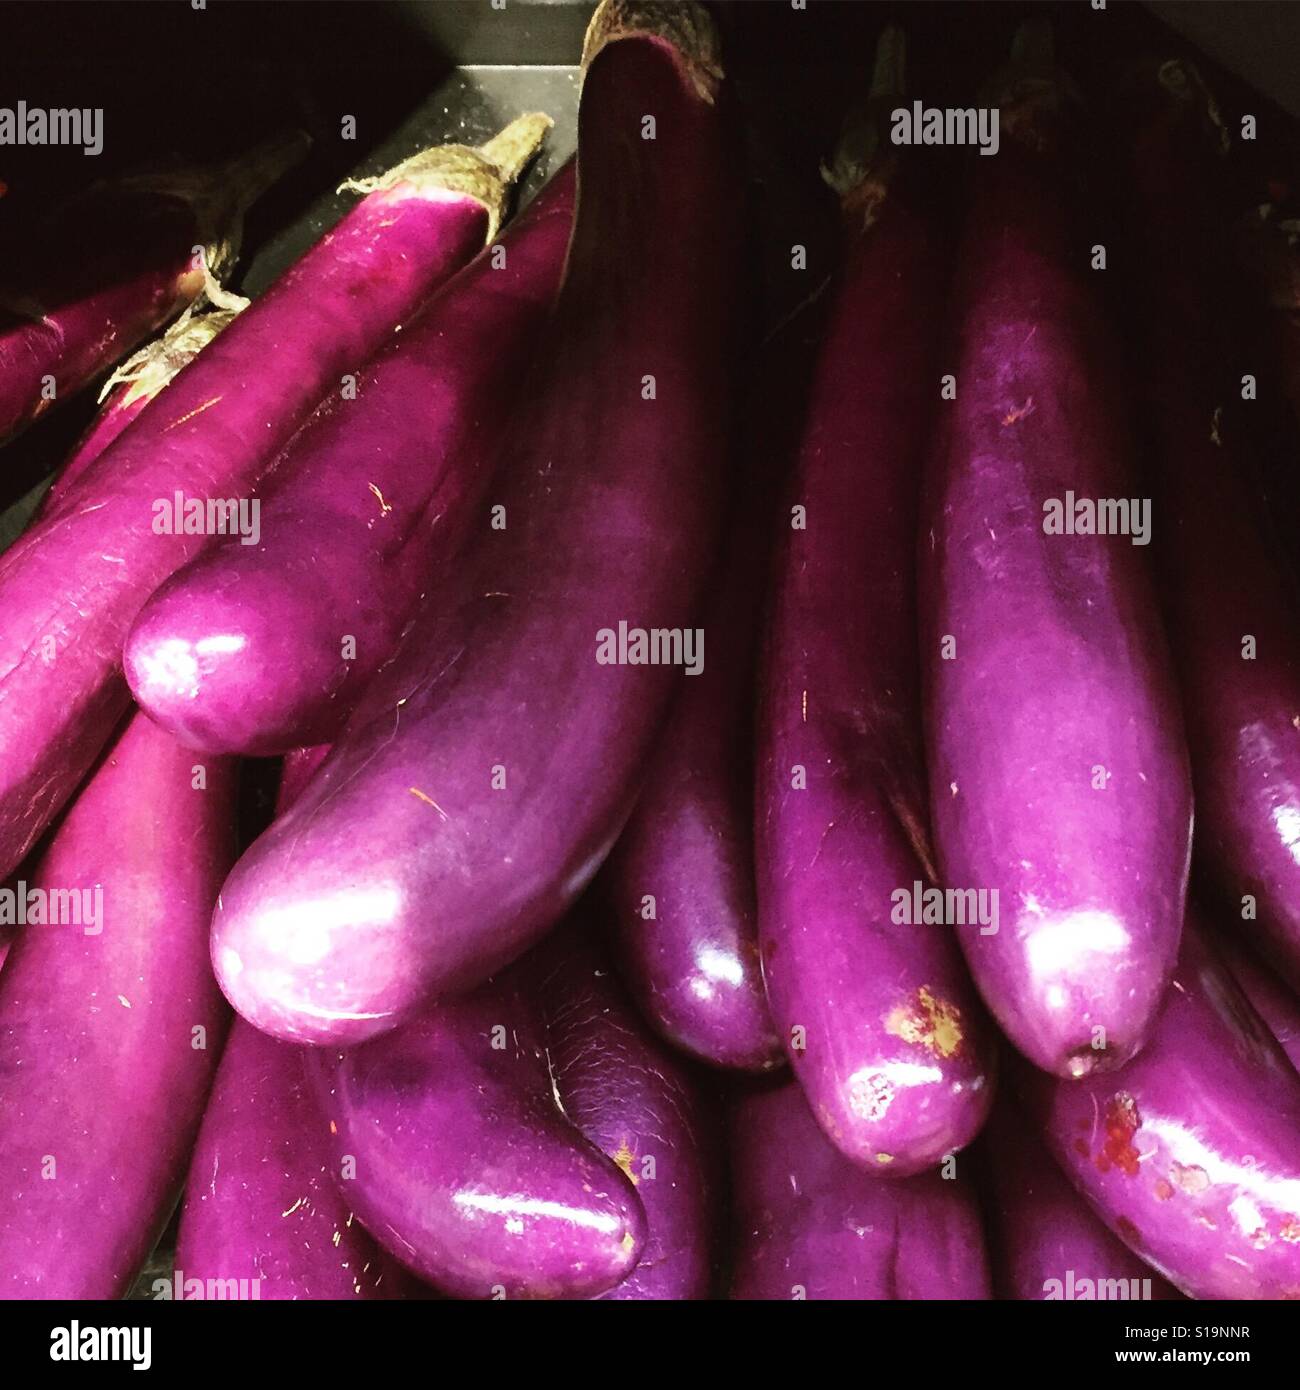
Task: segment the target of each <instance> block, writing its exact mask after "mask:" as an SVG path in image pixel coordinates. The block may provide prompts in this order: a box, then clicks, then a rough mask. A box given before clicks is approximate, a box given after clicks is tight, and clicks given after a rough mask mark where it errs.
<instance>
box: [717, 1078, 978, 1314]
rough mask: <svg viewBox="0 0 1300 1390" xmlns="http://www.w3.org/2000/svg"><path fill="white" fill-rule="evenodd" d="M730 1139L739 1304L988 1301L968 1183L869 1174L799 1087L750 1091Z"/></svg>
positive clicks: (734, 1287)
mask: <svg viewBox="0 0 1300 1390" xmlns="http://www.w3.org/2000/svg"><path fill="white" fill-rule="evenodd" d="M730 1142H731V1165H732V1179H733V1185H734V1198H733V1201H734V1207H735V1212H734V1219H735V1246H734V1250H733V1261H734V1264H733V1275H732V1284H731V1297H732V1298H733V1299H742V1300H751V1301H752V1300H768V1301H772V1300H776V1299H797V1300H802V1299H816V1298H825V1299H852V1300H868V1299H936V1300H943V1299H987V1298H989V1297H991V1293H990V1289H989V1274H988V1268H987V1262H986V1257H985V1253H984V1233H983V1230H982V1229H981V1226H980V1217H979V1211H978V1207H977V1204H976V1202H975V1198H974V1194H973V1192H972V1190H971V1188H970V1185H969V1183H968V1182H967V1180H966V1178H965V1177H964V1176H952V1177H942V1176H940V1174H939V1173H938V1172H933V1173H927V1174H924V1175H921V1176H917V1177H912V1178H903V1179H899V1180H897V1181H892V1182H887V1181H885V1180H883V1179H881V1178H877V1177H874V1176H873V1175H872V1174H870V1173H867V1172H864V1171H863V1170H862V1169H861V1168H858V1167H857V1166H855V1165H854V1164H852V1163H850V1162H849V1161H848V1159H846V1158H845V1157H844V1156H843V1155H842V1154H841V1153H840V1152H839V1151H838V1150H837V1149H836V1148H835V1147H834V1146H833V1145H832V1144H831V1143H830V1142H829V1141H828V1140H827V1138H826V1136H825V1135H824V1134H823V1133H822V1131H821V1129H820V1128H819V1126H818V1125H817V1122H816V1121H815V1120H814V1119H813V1116H812V1112H811V1111H810V1110H809V1109H808V1105H807V1102H806V1100H805V1099H804V1095H803V1092H802V1090H801V1089H800V1087H799V1086H798V1084H797V1083H796V1082H793V1081H791V1082H787V1083H785V1084H782V1085H768V1086H766V1087H764V1088H763V1089H754V1090H752V1091H750V1092H749V1093H748V1094H745V1095H742V1096H741V1097H740V1098H739V1100H738V1101H737V1103H736V1105H735V1108H734V1111H733V1114H732V1124H731V1141H730ZM950 1161H951V1162H962V1163H964V1162H965V1160H964V1159H962V1160H950Z"/></svg>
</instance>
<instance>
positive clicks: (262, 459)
mask: <svg viewBox="0 0 1300 1390" xmlns="http://www.w3.org/2000/svg"><path fill="white" fill-rule="evenodd" d="M486 227H487V213H486V212H485V210H484V209H483V207H482V206H480V205H479V204H477V203H474V202H471V201H470V200H469V199H467V198H456V199H451V200H448V199H446V198H440V199H437V200H435V199H431V198H429V197H427V196H420V194H419V193H418V190H415V189H413V188H412V186H411V185H410V184H406V183H401V184H397V185H395V186H394V187H392V188H390V189H386V190H384V191H381V192H376V193H372V194H370V195H369V196H368V197H367V198H365V199H364V200H363V201H362V202H361V203H360V204H358V206H357V207H355V208H354V209H353V210H352V211H351V212H350V213H349V214H348V215H347V216H346V217H345V218H344V219H343V221H342V222H340V223H339V225H338V226H337V227H336V228H335V229H334V230H333V231H331V232H330V233H329V234H328V235H327V236H325V237H324V238H323V239H322V240H321V241H320V242H319V243H318V244H317V245H316V246H314V247H313V248H312V249H311V250H310V251H308V252H307V254H306V255H305V256H303V257H302V259H301V260H299V261H298V262H297V264H295V265H294V266H293V267H292V268H291V269H290V270H289V271H288V272H287V273H286V274H285V275H284V276H282V277H281V279H280V280H278V281H277V282H276V284H275V285H273V286H272V287H271V288H270V289H269V290H268V291H267V293H266V294H265V295H263V296H262V298H260V299H259V300H258V301H257V302H256V303H255V304H253V305H251V306H250V307H249V308H248V309H246V310H245V311H244V312H243V313H241V314H240V315H239V317H238V318H237V319H236V320H235V321H234V322H233V323H232V324H231V325H230V327H229V328H227V329H226V330H225V332H223V333H222V334H221V335H220V337H219V338H217V339H216V340H215V341H214V342H212V343H211V344H210V345H209V346H208V347H207V348H205V349H204V351H203V352H202V353H201V354H200V355H199V357H198V358H197V359H196V360H195V361H194V362H192V363H191V364H190V366H189V367H187V368H186V369H185V370H184V371H182V372H181V373H180V375H179V376H177V377H176V379H175V380H174V381H173V382H172V383H171V385H170V386H169V387H168V388H167V390H166V391H164V392H163V393H162V395H161V396H159V397H158V398H157V399H156V400H155V401H154V402H153V403H152V404H151V405H150V407H149V409H148V410H147V411H146V412H145V413H144V414H142V416H141V417H140V418H139V419H138V420H136V421H135V423H134V424H133V426H132V427H131V428H130V429H129V430H127V431H126V432H125V433H124V434H123V435H122V436H121V437H120V438H119V439H118V440H117V441H116V443H115V444H113V445H112V446H111V447H110V448H108V449H106V450H105V451H104V452H103V453H102V454H100V455H99V456H98V458H97V459H96V460H95V462H94V463H93V464H92V465H91V466H90V468H89V469H87V470H86V472H85V473H84V474H83V475H82V476H81V478H80V479H79V480H78V482H77V484H76V486H75V487H74V488H72V489H69V491H68V492H67V493H66V494H65V497H64V500H63V502H62V503H61V504H60V506H59V508H58V509H57V511H56V512H55V513H54V514H53V515H51V516H50V517H48V518H47V519H46V520H45V521H44V522H43V523H39V524H37V525H36V526H35V527H33V528H32V529H30V530H29V531H28V532H27V533H26V534H24V535H23V536H22V537H20V539H19V540H18V541H17V542H16V543H15V544H14V545H13V546H12V547H10V549H9V550H7V551H6V552H5V553H4V555H3V556H2V557H0V609H3V611H4V613H5V615H6V616H5V622H4V626H3V630H0V672H3V675H0V874H3V873H7V872H9V871H10V870H12V869H13V867H14V866H15V865H16V864H17V863H18V862H19V861H20V860H21V859H22V857H23V855H24V854H25V853H26V852H27V850H28V849H29V848H30V847H31V846H32V844H33V843H34V842H35V840H36V838H37V837H38V836H39V835H40V833H41V831H42V830H43V829H44V828H45V827H46V826H47V825H48V824H49V822H50V820H51V819H52V818H53V816H54V815H55V813H56V812H57V811H58V809H59V807H60V806H61V805H62V804H63V802H64V801H65V800H66V799H67V798H68V796H69V795H71V793H72V791H73V789H74V788H75V786H76V785H77V782H78V781H79V780H80V778H81V777H82V775H83V774H84V773H85V771H86V769H87V768H88V767H89V766H90V764H91V762H92V761H93V760H94V757H95V755H96V754H97V753H98V752H99V750H100V748H101V747H102V746H103V744H104V742H105V740H106V739H107V738H108V736H109V734H110V733H111V731H112V729H113V727H114V725H115V724H116V722H117V720H118V718H119V717H120V716H121V715H122V714H123V713H124V712H125V710H126V708H127V704H128V696H127V691H126V686H125V684H124V683H123V681H122V679H121V676H120V669H119V663H120V659H121V649H122V642H123V640H124V639H125V637H126V634H127V632H128V631H129V629H130V625H131V622H132V620H133V619H134V617H135V615H136V613H137V611H138V610H139V608H140V605H141V604H142V603H143V602H144V600H145V599H146V598H147V597H148V596H149V595H150V594H151V593H152V592H153V591H154V590H155V589H156V588H157V587H158V585H159V584H160V583H161V582H162V581H163V580H164V579H166V578H167V577H168V576H169V575H170V574H172V573H174V572H175V571H176V570H177V569H179V568H180V567H181V566H182V565H183V564H185V563H186V562H187V561H189V560H191V559H193V558H194V556H195V555H197V554H198V553H199V552H200V551H201V550H203V549H204V548H206V547H207V546H208V545H210V544H211V543H212V541H213V539H214V537H211V536H200V535H167V534H155V533H154V530H153V525H154V520H155V516H156V512H155V507H154V504H155V502H156V501H158V499H164V500H169V499H171V498H173V497H174V495H175V493H176V492H177V491H179V492H181V493H183V494H184V495H185V497H187V498H191V497H197V498H211V497H216V498H226V497H236V498H238V497H247V496H248V494H249V493H250V491H251V490H252V488H253V487H254V485H255V484H256V482H257V480H258V478H259V476H260V475H261V474H262V472H263V471H264V470H265V469H266V467H267V466H269V464H270V462H271V460H272V459H273V458H274V456H275V454H276V452H277V450H278V449H279V448H280V447H281V446H282V445H283V444H284V443H285V442H286V440H287V439H288V438H289V436H290V435H291V434H292V432H293V431H294V429H295V428H296V427H297V425H298V424H299V423H300V422H301V420H302V419H303V417H304V416H306V415H307V413H308V412H309V411H310V410H311V409H312V407H313V406H315V405H316V403H317V402H318V401H319V400H320V399H321V397H322V396H323V395H324V394H325V393H326V392H327V391H331V390H336V389H337V388H338V382H339V378H340V375H341V374H342V373H343V372H345V371H347V370H348V369H349V368H350V367H354V366H356V365H357V364H358V363H359V362H361V361H362V360H364V359H365V358H366V357H367V356H369V355H370V353H371V352H373V351H374V350H375V349H376V348H377V347H379V346H380V344H381V343H382V342H383V341H384V340H385V339H386V338H387V337H388V335H389V334H390V333H391V332H392V330H393V326H394V324H396V323H399V322H400V321H401V320H402V318H403V317H405V316H406V315H407V314H408V313H410V312H411V311H413V310H414V309H415V308H416V307H417V306H418V305H419V304H420V303H421V301H422V300H423V299H424V298H425V297H426V296H427V295H428V293H429V292H430V291H431V289H432V288H433V287H434V286H435V285H436V284H437V283H438V282H439V281H440V280H442V279H443V278H445V277H446V276H447V275H448V274H449V273H450V272H451V271H452V270H453V269H454V268H455V267H456V266H457V265H459V264H460V263H462V262H463V261H465V260H466V259H468V257H469V256H470V255H471V254H472V253H473V251H474V250H475V249H476V248H477V246H478V245H480V244H481V242H482V238H483V236H484V234H485V232H486ZM47 641H48V642H49V643H50V644H51V645H50V646H49V647H47V645H46V644H47Z"/></svg>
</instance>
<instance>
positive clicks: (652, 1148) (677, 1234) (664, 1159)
mask: <svg viewBox="0 0 1300 1390" xmlns="http://www.w3.org/2000/svg"><path fill="white" fill-rule="evenodd" d="M594 925H595V923H594V921H593V922H584V923H581V924H575V925H573V926H569V927H564V928H561V929H560V930H559V931H558V932H556V933H555V934H554V935H553V936H552V937H551V938H550V939H548V940H547V941H546V942H544V943H543V944H542V945H541V946H539V947H538V948H537V952H536V953H535V959H534V958H530V959H529V961H528V969H529V978H530V982H531V986H532V987H531V993H532V995H533V997H534V998H536V999H539V1000H541V1001H542V1006H543V1013H544V1018H545V1024H546V1047H547V1056H548V1058H549V1062H550V1068H551V1074H552V1075H553V1077H554V1079H555V1089H556V1093H557V1095H558V1096H559V1100H560V1104H561V1105H562V1106H563V1107H564V1113H565V1114H566V1115H567V1116H568V1117H569V1119H570V1120H571V1121H572V1122H573V1124H574V1125H576V1126H577V1127H578V1129H579V1130H581V1131H582V1133H583V1135H584V1136H585V1137H586V1138H587V1140H588V1141H589V1142H590V1143H592V1144H594V1145H595V1146H596V1147H597V1148H598V1149H600V1150H601V1152H602V1153H604V1154H606V1155H607V1156H608V1157H609V1158H611V1159H612V1160H613V1161H614V1162H615V1163H617V1164H618V1166H619V1167H620V1168H621V1169H622V1170H623V1172H624V1173H625V1174H626V1175H627V1177H628V1180H629V1181H630V1182H631V1183H632V1185H633V1186H634V1187H635V1188H636V1191H637V1196H638V1197H639V1198H640V1199H641V1205H642V1206H643V1208H644V1209H645V1215H646V1239H645V1245H644V1247H643V1248H642V1252H641V1259H640V1262H639V1263H638V1265H637V1267H636V1269H635V1270H633V1271H632V1273H631V1274H630V1275H629V1276H628V1277H627V1278H626V1279H625V1280H623V1282H622V1283H621V1284H619V1285H618V1286H617V1287H616V1288H614V1289H611V1290H610V1291H609V1292H608V1293H606V1294H602V1295H600V1297H602V1298H607V1299H673V1300H679V1299H702V1298H707V1297H708V1296H709V1288H710V1282H711V1277H712V1266H713V1262H714V1256H715V1242H716V1235H717V1232H716V1229H715V1228H716V1224H717V1223H716V1212H717V1207H718V1202H719V1195H720V1194H719V1182H718V1180H719V1177H720V1174H718V1173H717V1172H715V1167H716V1162H717V1151H718V1140H719V1137H720V1136H719V1135H718V1133H717V1125H716V1123H715V1121H714V1119H713V1116H712V1115H711V1114H710V1108H709V1106H708V1104H707V1102H706V1098H705V1096H704V1095H703V1093H702V1091H701V1089H700V1087H701V1083H700V1081H699V1079H698V1078H697V1077H696V1076H695V1075H693V1074H692V1072H691V1071H690V1070H689V1069H688V1064H687V1063H685V1062H684V1061H682V1060H681V1059H680V1058H678V1057H676V1056H674V1055H673V1054H672V1053H671V1052H670V1051H669V1050H668V1048H667V1047H665V1045H664V1044H663V1043H661V1042H659V1041H658V1040H657V1039H655V1038H654V1037H653V1036H652V1035H651V1034H650V1033H649V1031H648V1029H647V1028H646V1027H645V1025H644V1024H643V1023H642V1022H641V1020H640V1019H639V1018H638V1017H637V1015H636V1013H635V1012H634V1011H633V1009H632V1008H631V1006H630V1004H629V1003H628V1001H627V999H626V998H625V997H624V995H623V992H622V990H621V989H620V988H619V986H618V984H617V982H616V980H615V977H614V975H613V971H612V968H611V965H610V962H609V961H608V960H607V959H606V957H605V953H604V951H603V950H602V949H601V948H600V946H599V943H598V942H597V940H596V939H595V938H594V936H593V934H592V931H591V928H592V927H593V926H594ZM522 968H523V967H522V966H521V969H522Z"/></svg>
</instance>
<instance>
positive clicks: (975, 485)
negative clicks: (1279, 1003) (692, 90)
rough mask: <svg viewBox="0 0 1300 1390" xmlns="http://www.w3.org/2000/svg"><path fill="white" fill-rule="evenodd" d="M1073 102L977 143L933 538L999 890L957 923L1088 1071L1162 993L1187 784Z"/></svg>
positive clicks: (980, 883)
mask: <svg viewBox="0 0 1300 1390" xmlns="http://www.w3.org/2000/svg"><path fill="white" fill-rule="evenodd" d="M998 99H999V100H1003V98H998ZM1066 100H1067V99H1066V98H1065V96H1064V95H1063V87H1062V82H1061V81H1054V80H1052V79H1050V78H1043V79H1040V80H1039V81H1037V82H1035V83H1034V84H1033V85H1031V86H1029V87H1028V88H1027V89H1026V90H1025V91H1024V92H1022V93H1021V94H1020V95H1019V96H1018V97H1017V96H1016V94H1015V93H1014V92H1012V93H1010V95H1009V96H1007V97H1006V98H1005V104H1004V105H1003V106H1002V108H1001V109H1002V112H1003V115H1002V128H1003V131H1004V136H1005V138H1004V140H1003V144H1002V148H1001V149H1000V151H999V153H998V156H997V158H996V159H976V160H975V161H974V163H975V165H977V166H978V167H977V169H976V171H975V186H974V189H973V195H972V203H971V207H970V210H969V213H968V218H967V223H966V228H965V233H964V239H963V244H962V249H961V252H960V255H959V261H958V285H957V290H956V295H955V298H956V304H957V313H958V315H959V334H958V342H957V345H956V349H955V353H956V355H955V358H954V362H953V366H954V374H953V380H954V382H955V399H953V400H951V401H950V402H945V401H944V400H942V399H936V401H935V410H936V411H938V412H940V413H941V416H942V419H943V422H944V423H943V425H942V427H941V431H940V434H941V438H940V441H939V446H938V447H937V449H936V450H935V455H934V458H933V460H932V468H931V474H930V477H929V479H928V483H927V494H928V495H927V500H926V509H925V515H924V516H923V520H922V530H921V545H920V549H921V562H922V574H923V583H922V596H923V597H922V661H923V669H924V673H925V677H926V687H927V689H926V701H927V761H928V765H929V774H930V804H931V813H932V817H933V829H934V835H935V841H936V850H937V853H938V857H939V867H940V870H941V878H942V882H943V883H944V885H945V887H946V888H948V889H950V890H952V891H954V892H955V893H958V894H965V895H966V897H967V899H968V900H969V899H976V900H978V899H979V898H980V897H981V896H982V895H985V894H987V901H988V902H989V903H990V904H996V905H997V909H998V920H997V921H996V922H991V921H990V922H988V923H987V924H986V925H980V924H977V923H969V922H968V923H967V924H966V925H964V926H961V927H959V936H960V939H961V942H962V946H963V949H964V950H965V952H966V958H967V961H968V962H969V964H970V967H971V970H972V973H973V974H974V977H975V982H976V984H977V986H978V987H979V990H980V992H981V994H982V995H983V996H984V999H985V1001H986V1002H987V1003H988V1005H989V1007H990V1008H991V1009H992V1011H993V1013H994V1014H995V1015H996V1017H997V1019H998V1022H999V1023H1000V1024H1001V1025H1002V1028H1003V1030H1004V1031H1005V1032H1006V1034H1007V1036H1008V1037H1010V1038H1011V1040H1012V1041H1013V1042H1014V1043H1015V1044H1016V1046H1017V1047H1018V1048H1019V1049H1020V1050H1021V1051H1022V1052H1023V1053H1024V1054H1025V1055H1026V1056H1027V1057H1029V1058H1030V1059H1031V1060H1032V1061H1033V1062H1035V1063H1036V1064H1037V1065H1038V1066H1040V1067H1042V1068H1044V1069H1045V1070H1047V1071H1050V1072H1054V1073H1056V1074H1058V1075H1062V1076H1076V1077H1077V1076H1082V1075H1086V1074H1087V1073H1088V1072H1090V1071H1092V1070H1095V1069H1113V1068H1115V1067H1118V1066H1122V1065H1123V1064H1124V1062H1126V1061H1127V1060H1128V1059H1129V1058H1130V1057H1132V1056H1133V1055H1134V1054H1135V1053H1136V1052H1137V1051H1138V1050H1139V1049H1140V1048H1141V1046H1142V1044H1143V1042H1144V1040H1145V1038H1146V1036H1147V1033H1148V1031H1149V1029H1150V1027H1151V1024H1152V1021H1153V1019H1154V1016H1155V1013H1156V1011H1157V1009H1158V1007H1159V1003H1160V998H1161V995H1162V992H1163V990H1164V987H1165V984H1166V981H1167V980H1168V977H1169V970H1170V968H1171V966H1172V964H1173V961H1174V957H1175V953H1176V951H1177V945H1178V934H1179V930H1180V927H1181V924H1182V915H1183V904H1184V900H1185V895H1186V884H1187V874H1188V867H1189V856H1190V840H1191V791H1190V778H1189V773H1188V768H1187V756H1186V751H1185V748H1184V743H1183V733H1182V724H1181V718H1180V710H1179V701H1178V695H1177V692H1176V690H1175V688H1174V685H1173V682H1172V679H1171V675H1170V670H1169V663H1168V660H1167V654H1166V645H1165V641H1164V636H1163V633H1162V631H1161V626H1160V621H1159V613H1158V610H1157V607H1156V602H1155V599H1154V596H1153V592H1152V588H1151V585H1150V582H1149V578H1148V575H1147V573H1146V570H1145V568H1144V565H1143V551H1142V549H1141V545H1140V544H1138V543H1137V542H1142V541H1143V536H1142V534H1141V528H1142V524H1143V523H1142V515H1143V510H1142V499H1140V498H1139V497H1135V496H1134V494H1135V493H1136V492H1137V491H1138V489H1137V488H1136V487H1135V486H1134V476H1133V471H1132V449H1131V446H1130V439H1129V437H1128V433H1127V430H1126V422H1125V398H1124V394H1123V390H1122V387H1121V386H1120V384H1119V381H1118V380H1117V374H1116V372H1115V369H1114V364H1115V362H1116V359H1117V357H1118V350H1117V343H1116V341H1115V339H1114V338H1113V337H1112V336H1111V333H1110V331H1109V327H1108V324H1107V323H1106V321H1105V320H1104V318H1103V317H1102V316H1101V314H1100V312H1099V308H1098V303H1097V299H1098V293H1099V292H1098V291H1097V290H1095V289H1093V288H1092V286H1091V285H1090V284H1089V282H1088V276H1089V274H1090V272H1089V270H1088V268H1087V267H1088V247H1089V246H1091V245H1092V244H1093V241H1094V238H1093V237H1092V236H1091V235H1090V234H1083V233H1081V232H1080V228H1082V227H1086V226H1087V225H1088V215H1087V213H1086V211H1084V210H1081V209H1080V208H1079V207H1078V205H1077V197H1076V193H1077V189H1076V186H1075V169H1074V165H1073V163H1072V161H1071V158H1070V156H1069V154H1068V153H1067V149H1068V145H1069V137H1068V130H1069V124H1070V123H1069V120H1068V118H1067V117H1066V116H1065V115H1064V114H1063V112H1064V109H1065V106H1066ZM995 104H996V101H995ZM934 389H935V392H936V397H938V392H939V383H938V382H937V381H936V382H935V383H934ZM1081 503H1082V506H1080V504H1081ZM1117 506H1118V508H1119V509H1118V510H1117ZM1098 507H1102V508H1104V509H1105V510H1104V511H1103V512H1102V513H1101V516H1102V519H1103V524H1102V525H1101V527H1100V531H1099V530H1098V527H1097V526H1096V525H1093V524H1091V522H1090V520H1089V518H1090V517H1094V518H1095V517H1096V516H1097V515H1098V511H1097V509H1098ZM1089 509H1091V510H1089ZM1125 515H1127V516H1128V517H1129V527H1128V529H1127V530H1126V531H1123V530H1121V533H1115V531H1116V527H1115V526H1113V525H1112V524H1111V521H1110V520H1109V518H1114V517H1120V518H1122V517H1123V516H1125ZM1149 520H1150V517H1149V514H1147V521H1148V522H1149ZM1146 538H1147V539H1149V532H1148V533H1147V537H1146Z"/></svg>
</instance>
